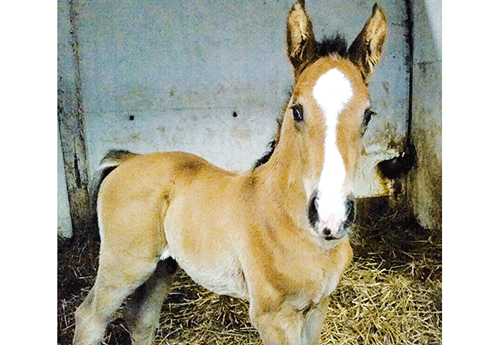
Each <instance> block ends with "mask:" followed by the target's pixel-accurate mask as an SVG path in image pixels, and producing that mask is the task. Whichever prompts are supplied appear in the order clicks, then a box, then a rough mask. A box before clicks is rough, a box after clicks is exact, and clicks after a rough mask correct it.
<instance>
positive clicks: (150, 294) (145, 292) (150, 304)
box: [126, 257, 177, 345]
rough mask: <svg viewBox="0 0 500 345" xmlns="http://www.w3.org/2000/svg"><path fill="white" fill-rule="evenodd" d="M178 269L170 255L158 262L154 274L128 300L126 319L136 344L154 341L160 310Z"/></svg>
mask: <svg viewBox="0 0 500 345" xmlns="http://www.w3.org/2000/svg"><path fill="white" fill-rule="evenodd" d="M176 270H177V262H176V261H175V260H174V259H173V258H171V257H169V258H167V259H165V260H161V261H160V262H158V265H157V267H156V270H155V271H154V273H153V275H152V276H151V277H150V278H149V279H148V280H147V281H146V282H145V283H144V284H143V285H141V286H140V287H139V288H138V289H137V290H135V292H134V293H133V294H132V296H131V298H130V300H129V301H128V302H127V306H126V309H127V314H126V320H127V323H128V324H129V326H130V328H131V337H132V343H133V344H134V345H149V344H152V343H153V340H154V337H155V334H156V329H157V327H158V324H159V319H160V312H161V307H162V305H163V302H164V301H165V298H166V297H167V294H168V291H169V289H170V284H171V283H172V280H173V278H174V276H175V272H176Z"/></svg>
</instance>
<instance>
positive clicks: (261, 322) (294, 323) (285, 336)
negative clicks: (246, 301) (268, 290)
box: [250, 302, 304, 345]
mask: <svg viewBox="0 0 500 345" xmlns="http://www.w3.org/2000/svg"><path fill="white" fill-rule="evenodd" d="M250 318H251V321H252V324H253V325H254V326H255V328H257V330H258V331H259V334H260V337H261V339H262V342H263V343H264V345H301V339H300V337H301V330H302V326H303V323H304V320H303V316H302V315H301V313H300V312H298V311H297V310H296V309H295V308H293V307H292V306H291V305H288V304H287V303H286V302H285V303H283V304H282V305H280V306H276V307H269V306H267V307H266V308H265V309H263V308H259V307H254V306H252V305H251V306H250Z"/></svg>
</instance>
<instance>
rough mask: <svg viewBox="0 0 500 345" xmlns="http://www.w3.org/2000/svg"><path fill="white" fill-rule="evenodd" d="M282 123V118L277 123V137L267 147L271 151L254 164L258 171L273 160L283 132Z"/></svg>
mask: <svg viewBox="0 0 500 345" xmlns="http://www.w3.org/2000/svg"><path fill="white" fill-rule="evenodd" d="M282 121H283V117H280V118H279V119H278V120H277V122H278V130H277V132H276V135H275V137H274V139H273V140H271V142H269V144H267V146H268V147H269V149H268V150H267V151H266V152H265V153H264V155H262V157H260V158H259V159H258V160H257V161H256V162H255V163H254V165H253V168H254V169H257V168H258V167H260V166H261V165H263V164H266V163H267V162H268V161H269V159H271V156H272V155H273V153H274V150H275V149H276V146H277V145H278V140H279V137H280V130H281V123H282Z"/></svg>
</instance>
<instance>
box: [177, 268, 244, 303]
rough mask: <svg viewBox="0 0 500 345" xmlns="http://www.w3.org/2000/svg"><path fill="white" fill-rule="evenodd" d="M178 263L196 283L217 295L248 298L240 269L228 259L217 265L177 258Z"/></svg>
mask: <svg viewBox="0 0 500 345" xmlns="http://www.w3.org/2000/svg"><path fill="white" fill-rule="evenodd" d="M179 265H180V266H181V267H182V268H183V269H184V271H186V273H187V274H188V275H189V276H190V277H191V278H192V279H193V280H194V281H195V282H196V283H198V284H200V285H201V286H203V287H205V288H207V289H208V290H210V291H212V292H215V293H217V294H219V295H227V296H232V297H237V298H243V299H247V300H248V299H249V295H248V288H247V285H246V282H245V280H244V277H243V273H242V272H241V270H240V269H239V268H238V267H237V266H236V265H234V264H233V263H231V262H230V261H229V260H228V261H227V262H224V263H222V262H221V265H219V266H218V267H213V266H212V267H207V266H206V265H203V264H201V265H198V264H196V263H193V262H190V261H189V260H182V259H179Z"/></svg>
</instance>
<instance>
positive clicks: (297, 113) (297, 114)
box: [292, 104, 304, 122]
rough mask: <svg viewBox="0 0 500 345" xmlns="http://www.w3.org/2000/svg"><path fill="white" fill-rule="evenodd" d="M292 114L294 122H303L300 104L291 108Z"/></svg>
mask: <svg viewBox="0 0 500 345" xmlns="http://www.w3.org/2000/svg"><path fill="white" fill-rule="evenodd" d="M292 114H293V119H294V120H295V122H302V121H304V110H303V109H302V106H301V105H300V104H296V105H294V106H292Z"/></svg>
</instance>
